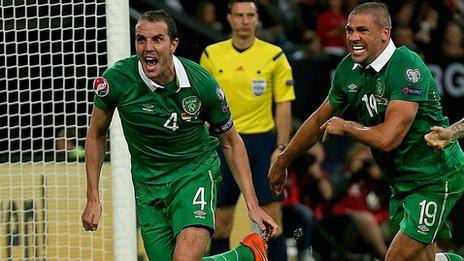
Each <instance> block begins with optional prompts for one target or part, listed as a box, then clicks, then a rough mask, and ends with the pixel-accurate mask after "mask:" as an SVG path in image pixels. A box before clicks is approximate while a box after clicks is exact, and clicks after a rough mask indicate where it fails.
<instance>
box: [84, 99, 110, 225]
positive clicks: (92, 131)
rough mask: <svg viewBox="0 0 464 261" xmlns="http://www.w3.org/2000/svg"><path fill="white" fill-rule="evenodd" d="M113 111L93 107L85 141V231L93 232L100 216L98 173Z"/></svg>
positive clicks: (103, 155)
mask: <svg viewBox="0 0 464 261" xmlns="http://www.w3.org/2000/svg"><path fill="white" fill-rule="evenodd" d="M112 116H113V111H109V112H107V111H104V110H101V109H99V108H97V107H95V106H94V107H93V111H92V116H91V119H90V127H89V129H88V131H87V138H86V141H85V158H86V159H85V169H86V172H87V205H86V206H85V209H84V212H83V213H82V217H81V218H82V226H83V227H84V229H85V230H87V231H89V230H90V231H95V230H97V227H98V221H99V220H100V216H101V211H102V208H101V203H100V195H99V191H98V183H99V180H100V171H101V167H102V165H103V160H104V158H105V148H106V133H107V132H108V127H109V125H110V122H111V118H112Z"/></svg>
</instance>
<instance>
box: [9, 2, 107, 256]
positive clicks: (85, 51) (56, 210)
mask: <svg viewBox="0 0 464 261" xmlns="http://www.w3.org/2000/svg"><path fill="white" fill-rule="evenodd" d="M0 1H1V5H0V16H1V18H0V26H1V28H0V260H112V259H113V256H112V255H113V243H112V242H113V239H112V224H111V222H112V218H111V214H112V211H111V208H112V205H111V188H110V186H111V181H110V174H109V167H107V166H106V164H105V166H104V170H103V173H102V175H101V182H100V185H101V188H100V192H101V194H100V195H101V199H102V203H103V208H104V212H103V214H104V215H103V217H102V219H101V220H100V226H99V229H98V231H97V232H94V233H89V232H85V231H83V229H82V226H81V222H80V215H81V212H82V210H83V208H84V206H85V191H86V187H85V186H86V182H85V180H86V179H85V170H84V166H83V158H82V156H83V155H82V147H83V146H84V144H83V142H84V139H85V135H86V128H87V124H88V121H89V116H90V110H91V107H92V106H91V105H92V97H93V90H92V89H91V86H92V85H91V83H92V81H93V79H94V78H95V76H97V75H101V74H102V73H103V71H104V69H105V68H106V65H107V52H106V20H105V1H103V0H81V1H79V0H48V1H45V0H31V1H29V0H0Z"/></svg>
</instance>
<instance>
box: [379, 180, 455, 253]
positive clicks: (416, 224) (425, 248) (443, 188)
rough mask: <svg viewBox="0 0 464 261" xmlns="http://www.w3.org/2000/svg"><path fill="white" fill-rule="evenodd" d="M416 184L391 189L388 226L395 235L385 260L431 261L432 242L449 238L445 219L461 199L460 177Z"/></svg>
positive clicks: (433, 246) (434, 249) (411, 183)
mask: <svg viewBox="0 0 464 261" xmlns="http://www.w3.org/2000/svg"><path fill="white" fill-rule="evenodd" d="M417 184H419V183H417V182H409V183H406V182H404V183H403V184H397V185H396V186H395V187H394V189H393V192H394V193H393V196H392V198H391V200H390V217H391V222H390V223H391V225H392V228H393V229H395V230H396V231H398V232H397V234H396V236H395V238H394V239H393V241H392V243H391V245H390V247H389V248H388V251H387V255H386V259H385V260H434V259H435V251H436V248H435V243H434V242H435V240H436V239H437V238H450V237H451V231H450V229H449V227H448V225H447V224H446V219H447V217H448V215H449V213H450V211H451V209H452V208H453V206H454V205H455V203H456V202H457V200H458V199H459V198H460V196H461V193H462V189H461V186H462V176H461V175H455V176H452V178H449V179H448V180H446V181H435V182H431V183H429V184H425V182H421V184H419V185H420V186H419V187H417V188H416V187H415V186H417ZM411 188H413V189H411ZM414 188H415V189H414ZM401 192H403V193H401ZM398 195H401V197H400V196H398Z"/></svg>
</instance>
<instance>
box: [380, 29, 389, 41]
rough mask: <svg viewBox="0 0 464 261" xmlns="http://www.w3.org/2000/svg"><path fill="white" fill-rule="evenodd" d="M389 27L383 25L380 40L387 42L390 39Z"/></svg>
mask: <svg viewBox="0 0 464 261" xmlns="http://www.w3.org/2000/svg"><path fill="white" fill-rule="evenodd" d="M390 33H391V28H390V27H385V28H384V29H383V31H382V42H388V41H389V40H390Z"/></svg>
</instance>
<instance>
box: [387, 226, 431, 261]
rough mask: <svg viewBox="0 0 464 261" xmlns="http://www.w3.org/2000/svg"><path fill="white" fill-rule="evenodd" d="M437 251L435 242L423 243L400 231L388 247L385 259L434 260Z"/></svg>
mask: <svg viewBox="0 0 464 261" xmlns="http://www.w3.org/2000/svg"><path fill="white" fill-rule="evenodd" d="M435 251H436V247H435V244H428V245H426V244H423V243H421V242H418V241H416V240H415V239H412V238H410V237H409V236H407V235H406V234H404V233H403V232H401V231H399V232H398V233H397V234H396V236H395V237H394V238H393V241H392V243H391V244H390V247H389V248H388V251H387V255H386V256H385V260H386V261H393V260H395V261H396V260H398V261H401V260H411V261H413V260H417V261H433V260H435Z"/></svg>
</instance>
